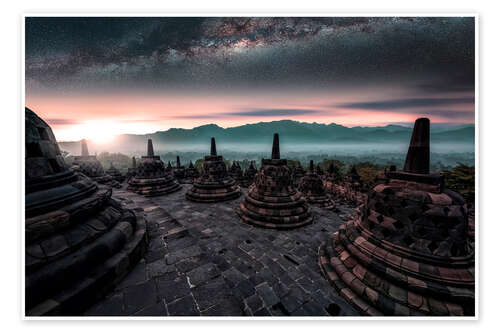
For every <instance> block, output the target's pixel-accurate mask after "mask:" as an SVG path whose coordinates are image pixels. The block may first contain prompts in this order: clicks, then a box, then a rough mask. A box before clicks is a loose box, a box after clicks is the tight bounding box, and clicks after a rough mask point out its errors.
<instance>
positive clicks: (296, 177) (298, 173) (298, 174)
mask: <svg viewBox="0 0 500 333" xmlns="http://www.w3.org/2000/svg"><path fill="white" fill-rule="evenodd" d="M305 174H306V172H305V170H304V168H302V164H300V162H297V165H296V166H295V169H293V172H292V181H293V186H295V187H296V188H298V187H299V185H300V181H301V180H302V177H304V176H305Z"/></svg>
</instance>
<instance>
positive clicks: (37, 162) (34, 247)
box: [24, 108, 146, 316]
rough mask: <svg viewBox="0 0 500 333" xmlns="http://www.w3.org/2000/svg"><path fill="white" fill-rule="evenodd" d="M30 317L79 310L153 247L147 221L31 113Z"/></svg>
mask: <svg viewBox="0 0 500 333" xmlns="http://www.w3.org/2000/svg"><path fill="white" fill-rule="evenodd" d="M25 129H26V155H25V165H26V169H25V172H26V174H25V180H26V195H25V214H26V219H25V244H26V247H25V262H24V264H25V277H24V278H25V307H26V315H28V316H41V315H79V314H81V313H82V312H83V311H84V310H85V309H86V308H87V307H89V306H91V305H92V304H93V303H94V302H96V301H97V300H98V299H99V298H102V297H103V296H104V295H105V294H106V292H107V291H109V290H111V289H112V288H113V287H114V286H115V285H116V284H118V282H119V281H120V280H121V279H122V278H123V277H124V276H126V275H127V273H128V272H129V271H130V270H131V269H132V268H133V267H134V265H135V264H136V263H137V262H138V261H139V260H140V259H141V257H142V256H143V254H144V252H145V250H146V234H145V230H146V228H145V223H144V220H143V219H142V217H141V216H136V215H135V214H134V212H133V211H131V210H128V209H124V208H123V207H122V205H121V204H120V203H119V202H117V201H115V199H113V197H112V196H111V195H112V189H110V188H108V187H105V188H100V187H99V186H98V185H97V183H96V182H94V181H93V180H92V179H90V178H89V177H87V176H85V175H84V174H82V173H77V172H74V171H73V170H72V169H70V168H69V167H68V166H67V165H66V164H65V162H64V159H63V157H62V155H61V152H60V150H59V147H58V145H57V142H56V139H55V137H54V134H53V133H52V130H51V128H50V127H49V126H48V125H47V124H46V123H45V122H44V121H43V120H42V119H41V118H39V117H38V116H37V115H36V114H35V113H34V112H33V111H31V110H29V109H28V108H26V110H25Z"/></svg>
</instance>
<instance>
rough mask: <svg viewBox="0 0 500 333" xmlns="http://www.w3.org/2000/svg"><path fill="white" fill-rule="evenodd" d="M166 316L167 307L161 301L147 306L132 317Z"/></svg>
mask: <svg viewBox="0 0 500 333" xmlns="http://www.w3.org/2000/svg"><path fill="white" fill-rule="evenodd" d="M166 315H167V305H166V304H165V303H164V302H163V300H162V301H160V302H158V303H156V304H153V305H150V306H147V307H145V308H144V309H142V310H140V311H138V312H136V313H134V314H133V316H166Z"/></svg>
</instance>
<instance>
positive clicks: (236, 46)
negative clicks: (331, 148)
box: [25, 17, 475, 123]
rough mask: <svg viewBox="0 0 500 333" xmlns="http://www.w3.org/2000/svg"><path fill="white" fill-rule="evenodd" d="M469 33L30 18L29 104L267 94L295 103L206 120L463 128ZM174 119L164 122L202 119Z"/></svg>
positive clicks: (313, 22) (454, 26) (264, 21)
mask: <svg viewBox="0 0 500 333" xmlns="http://www.w3.org/2000/svg"><path fill="white" fill-rule="evenodd" d="M474 35H475V33H474V18H473V17H418V18H410V17H371V18H370V17H359V18H358V17H346V18H341V17H337V18H327V17H320V18H314V17H305V18H298V17H287V18H280V17H271V18H267V17H258V18H251V17H240V18H223V17H219V18H209V17H204V18H188V17H177V18H161V17H149V18H141V17H131V18H119V17H112V18H109V17H73V18H69V17H28V18H26V48H25V50H26V62H25V65H26V66H25V68H26V73H25V74H26V95H27V98H28V99H29V98H31V97H33V98H35V97H40V96H42V97H47V96H49V97H50V98H52V99H55V98H59V97H61V96H79V95H81V96H100V95H109V94H122V95H124V94H126V95H131V94H143V95H147V94H152V95H155V96H158V94H162V95H163V96H167V95H168V96H181V95H182V96H184V97H186V98H187V97H189V96H201V95H205V96H213V95H217V96H231V95H233V94H234V96H236V95H238V94H239V95H240V96H243V97H242V99H241V100H244V99H245V98H244V97H245V96H246V97H247V99H249V100H262V99H263V96H270V95H273V94H274V95H273V96H278V95H279V96H283V95H285V96H295V97H296V99H297V100H298V99H299V96H303V97H304V98H303V103H302V104H301V103H298V102H297V100H294V101H293V102H290V103H289V104H287V105H285V103H283V102H280V103H275V105H268V104H265V103H260V104H258V103H257V104H252V103H246V104H245V103H240V104H243V105H239V104H238V105H237V106H234V105H233V104H232V105H230V106H227V105H226V106H225V109H223V110H222V109H220V108H221V107H220V105H217V107H218V108H219V110H216V111H213V113H212V114H213V118H214V119H221V118H223V116H224V114H226V115H227V116H228V117H229V116H233V117H241V116H244V115H250V114H252V111H255V112H254V115H255V116H256V117H271V116H272V117H274V116H276V117H286V115H289V116H290V117H292V118H293V116H298V115H311V116H312V115H325V114H326V113H327V112H331V113H330V115H331V116H332V117H333V116H335V115H342V114H344V115H345V114H346V112H348V111H346V110H352V109H354V108H357V109H363V110H373V111H381V110H386V111H387V112H389V113H394V110H407V111H408V113H409V114H421V113H422V112H421V110H423V109H425V108H427V110H428V111H429V110H436V112H437V113H436V116H439V117H440V118H438V120H439V121H446V112H445V111H446V110H450V113H449V117H448V118H449V119H448V120H454V119H457V117H458V118H460V116H464V115H465V114H466V113H464V112H468V116H467V117H465V116H464V117H462V118H463V119H462V120H463V121H465V122H470V121H471V119H473V109H474V108H473V105H474V99H473V97H474V54H475V50H474V44H475V42H474ZM169 94H170V95H169ZM176 94H177V95H176ZM315 94H316V95H318V96H319V95H320V96H321V98H319V99H317V100H314V99H313V98H312V97H311V96H315ZM391 94H394V95H391ZM328 96H332V100H331V101H329V100H328V98H327V97H328ZM47 98H48V97H47ZM457 98H458V99H462V100H461V107H459V108H458V111H457V108H456V106H457V104H458V103H456V102H453V99H457ZM275 99H276V98H275ZM422 99H424V100H425V99H427V104H425V103H424V104H425V105H422V104H421V100H422ZM306 100H307V102H306ZM393 100H395V102H394V101H393ZM398 100H404V103H403V104H404V105H398V104H394V103H397V101H398ZM429 101H430V102H429ZM433 101H434V102H435V103H433ZM405 103H406V104H405ZM34 107H36V106H34ZM213 108H214V109H215V108H216V107H215V106H214V107H213ZM328 108H330V109H328ZM266 110H267V111H268V113H266ZM286 110H289V111H286ZM309 111H311V112H309ZM47 112H48V111H47ZM179 112H180V114H177V115H175V117H171V119H179V118H182V117H183V116H184V117H185V119H200V120H201V119H208V118H210V114H207V113H206V112H205V113H203V114H202V113H200V112H198V113H196V112H194V113H189V112H184V113H186V114H184V113H183V112H181V111H179ZM287 112H288V113H287ZM429 112H430V111H429ZM457 112H459V113H458V116H457ZM460 112H461V113H460ZM56 116H57V117H59V118H60V117H61V115H56ZM163 117H164V116H163ZM158 119H160V118H158ZM162 119H164V118H162ZM57 120H58V121H59V122H60V123H61V122H64V121H68V122H71V121H73V119H57ZM395 120H399V121H401V118H398V119H395ZM325 121H326V120H325Z"/></svg>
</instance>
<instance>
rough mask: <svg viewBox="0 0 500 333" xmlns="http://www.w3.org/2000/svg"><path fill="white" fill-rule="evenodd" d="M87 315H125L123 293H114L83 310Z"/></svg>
mask: <svg viewBox="0 0 500 333" xmlns="http://www.w3.org/2000/svg"><path fill="white" fill-rule="evenodd" d="M85 315H87V316H123V315H126V313H125V309H124V305H123V294H121V293H119V294H114V295H112V296H110V297H107V298H105V299H104V300H102V301H101V302H100V303H98V304H96V305H94V306H92V307H91V308H90V309H88V310H87V311H86V312H85Z"/></svg>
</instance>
